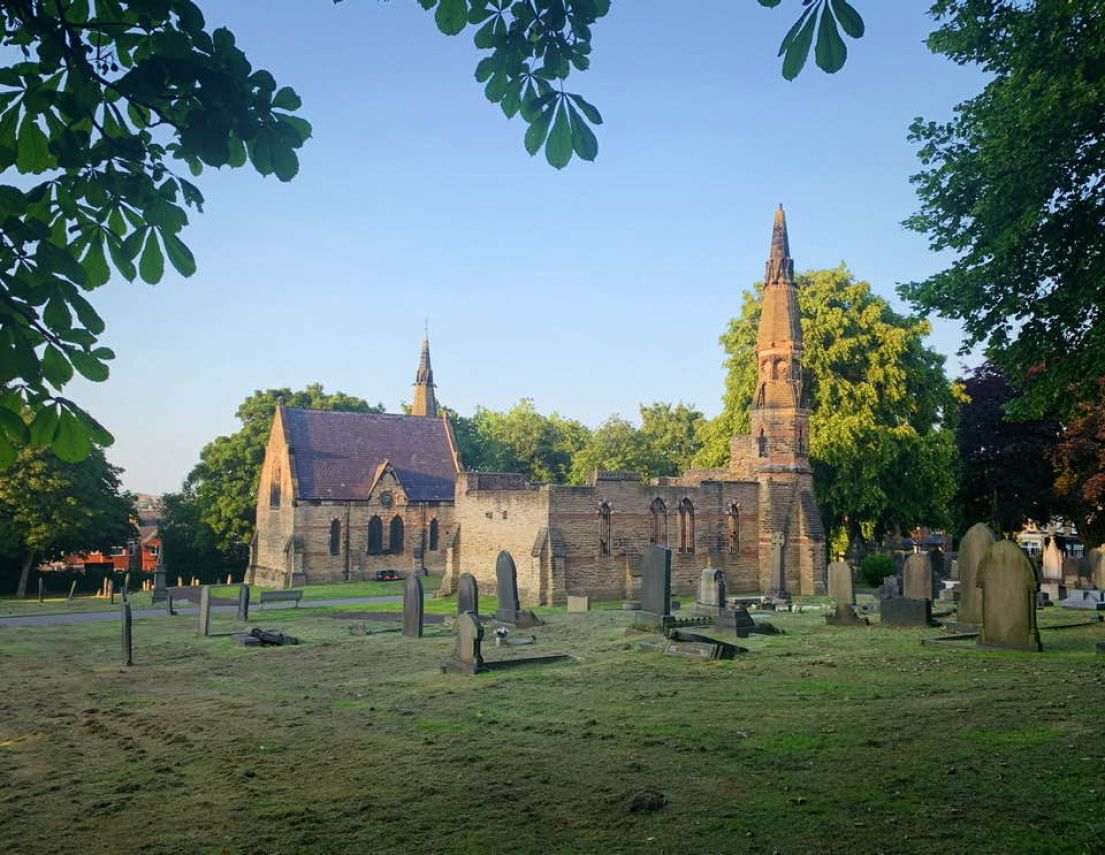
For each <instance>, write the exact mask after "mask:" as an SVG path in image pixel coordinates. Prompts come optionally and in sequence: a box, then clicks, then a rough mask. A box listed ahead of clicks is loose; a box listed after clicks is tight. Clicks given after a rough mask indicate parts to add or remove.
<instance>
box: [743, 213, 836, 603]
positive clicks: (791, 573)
mask: <svg viewBox="0 0 1105 855" xmlns="http://www.w3.org/2000/svg"><path fill="white" fill-rule="evenodd" d="M803 350H804V344H803V342H802V323H801V315H800V314H799V310H798V288H797V287H796V286H795V283H794V262H793V261H792V260H791V257H790V241H789V238H788V235H787V220H786V214H785V213H784V212H783V206H782V205H780V206H779V210H777V211H776V212H775V226H774V229H773V232H772V236H771V255H770V257H769V258H768V261H767V270H766V273H765V275H764V294H763V303H762V307H761V314H760V329H759V333H758V335H757V338H756V362H757V366H758V367H757V379H756V392H755V395H754V396H753V398H752V411H751V413H750V416H751V418H750V421H751V427H752V437H751V438H752V444H751V445H752V448H753V449H754V452H753V453H754V454H755V458H754V460H753V461H752V462H751V463H752V466H751V468H752V471H753V472H754V473H755V478H756V480H757V482H758V483H759V486H760V490H759V494H760V497H759V516H760V550H759V551H760V576H761V584H762V585H763V587H764V588H766V589H767V590H768V591H769V592H771V593H774V594H780V595H781V594H783V593H784V592H789V593H801V594H819V593H824V591H825V532H824V528H823V526H822V523H821V514H820V512H819V511H818V509H817V497H816V496H815V495H814V489H813V467H811V466H810V458H809V421H810V411H809V400H808V394H807V389H806V385H805V383H804V379H803V371H802V353H803Z"/></svg>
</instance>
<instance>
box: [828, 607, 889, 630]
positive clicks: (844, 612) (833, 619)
mask: <svg viewBox="0 0 1105 855" xmlns="http://www.w3.org/2000/svg"><path fill="white" fill-rule="evenodd" d="M891 608H893V607H891ZM825 623H827V624H829V626H867V624H868V621H867V618H860V617H859V616H858V615H857V614H856V610H855V607H854V606H850V605H848V603H837V604H836V605H835V606H834V607H833V610H832V611H831V612H829V614H827V615H825Z"/></svg>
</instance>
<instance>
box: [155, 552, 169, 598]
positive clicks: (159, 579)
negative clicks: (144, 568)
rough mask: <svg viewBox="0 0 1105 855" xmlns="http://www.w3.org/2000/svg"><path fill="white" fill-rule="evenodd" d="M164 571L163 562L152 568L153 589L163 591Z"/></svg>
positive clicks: (164, 584)
mask: <svg viewBox="0 0 1105 855" xmlns="http://www.w3.org/2000/svg"><path fill="white" fill-rule="evenodd" d="M163 551H164V550H163ZM166 572H167V571H166V570H165V565H164V564H158V565H157V566H156V567H154V568H153V589H154V590H155V591H164V590H165V588H166V587H167V585H166V582H165V574H166Z"/></svg>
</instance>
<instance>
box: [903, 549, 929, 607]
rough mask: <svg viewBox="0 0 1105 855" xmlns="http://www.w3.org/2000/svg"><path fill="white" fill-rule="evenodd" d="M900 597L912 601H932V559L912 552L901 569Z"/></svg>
mask: <svg viewBox="0 0 1105 855" xmlns="http://www.w3.org/2000/svg"><path fill="white" fill-rule="evenodd" d="M902 577H903V581H902V595H903V596H905V597H909V598H911V599H914V600H932V597H933V585H932V559H930V558H929V557H928V556H927V555H925V554H924V553H923V552H914V553H913V554H912V555H910V556H909V557H908V558H907V559H906V561H905V567H904V568H903V569H902Z"/></svg>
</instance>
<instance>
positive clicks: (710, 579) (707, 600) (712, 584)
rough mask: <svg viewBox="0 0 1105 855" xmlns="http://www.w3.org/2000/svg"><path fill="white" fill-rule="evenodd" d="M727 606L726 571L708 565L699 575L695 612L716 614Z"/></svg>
mask: <svg viewBox="0 0 1105 855" xmlns="http://www.w3.org/2000/svg"><path fill="white" fill-rule="evenodd" d="M724 608H725V571H724V570H716V569H714V568H713V567H707V568H706V569H705V570H703V571H702V573H701V574H700V575H699V580H698V601H697V602H696V603H695V612H696V613H698V614H700V615H710V616H712V615H716V614H717V613H718V612H719V611H721V610H722V609H724Z"/></svg>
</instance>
